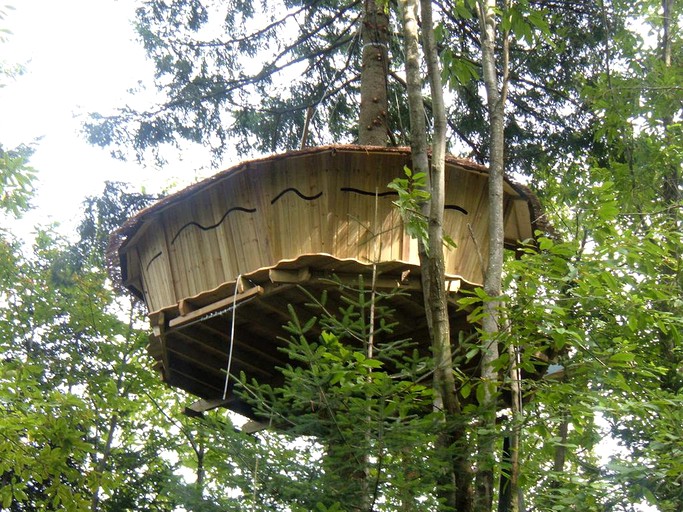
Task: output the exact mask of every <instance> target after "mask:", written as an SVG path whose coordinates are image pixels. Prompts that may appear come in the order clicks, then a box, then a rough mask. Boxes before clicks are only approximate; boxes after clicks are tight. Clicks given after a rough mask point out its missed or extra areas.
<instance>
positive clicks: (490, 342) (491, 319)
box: [475, 0, 514, 512]
mask: <svg viewBox="0 0 683 512" xmlns="http://www.w3.org/2000/svg"><path fill="white" fill-rule="evenodd" d="M495 7H496V4H495V0H479V1H478V2H477V15H478V19H479V27H480V34H481V35H480V38H481V51H482V68H483V75H484V85H485V88H486V100H487V105H488V111H489V130H490V132H489V133H490V140H491V146H490V148H491V149H490V155H489V191H488V199H489V231H488V237H489V252H488V257H487V265H486V273H485V277H484V291H485V292H486V294H487V295H488V297H489V298H490V299H489V300H487V301H486V302H485V304H484V318H483V320H482V329H483V339H482V347H481V348H482V350H481V354H482V359H481V384H480V385H482V386H484V393H483V401H482V403H481V404H480V405H481V410H482V414H481V427H482V431H483V432H486V434H483V435H481V436H480V444H479V454H478V471H477V477H476V493H475V510H476V511H477V512H485V511H486V512H488V511H490V510H491V507H492V504H493V492H494V489H493V488H494V467H495V451H496V440H497V436H496V433H495V431H496V402H497V398H498V383H497V382H498V375H497V372H496V371H495V369H494V366H493V363H494V361H496V359H498V356H499V354H498V333H499V332H500V322H499V317H500V308H501V302H500V300H498V297H500V296H501V294H502V290H501V288H502V272H503V240H504V238H503V237H504V218H503V172H504V114H505V96H506V91H505V89H506V86H505V83H506V77H505V76H504V77H503V89H502V91H501V90H499V89H498V71H497V69H496V54H495V47H496V45H495V43H496V28H497V27H496V18H495ZM505 64H506V63H503V66H502V67H503V69H504V70H505ZM505 74H506V72H505V71H504V75H505ZM513 501H514V500H513Z"/></svg>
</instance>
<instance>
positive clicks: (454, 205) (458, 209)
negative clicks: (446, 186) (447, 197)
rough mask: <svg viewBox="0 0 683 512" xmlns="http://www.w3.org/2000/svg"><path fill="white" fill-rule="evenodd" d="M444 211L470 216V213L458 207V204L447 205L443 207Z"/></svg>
mask: <svg viewBox="0 0 683 512" xmlns="http://www.w3.org/2000/svg"><path fill="white" fill-rule="evenodd" d="M443 209H444V210H456V211H458V212H460V213H463V214H465V215H469V212H468V211H467V210H465V209H464V208H463V207H462V206H458V205H457V204H447V205H446V206H444V207H443Z"/></svg>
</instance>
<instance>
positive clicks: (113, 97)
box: [0, 0, 209, 235]
mask: <svg viewBox="0 0 683 512" xmlns="http://www.w3.org/2000/svg"><path fill="white" fill-rule="evenodd" d="M7 4H9V5H11V6H12V7H13V8H14V10H10V11H8V12H7V16H6V19H5V20H4V21H1V22H0V24H1V25H2V26H0V28H6V29H8V30H10V31H11V34H10V35H8V36H7V41H6V42H4V43H0V62H2V63H3V64H4V65H5V66H12V65H15V64H19V65H22V66H23V67H24V68H25V73H24V74H23V75H21V76H18V77H16V78H14V79H9V80H5V87H3V88H0V144H2V146H3V148H4V149H11V148H13V147H16V146H17V145H19V144H21V143H24V144H31V143H32V144H33V145H34V147H35V153H34V155H33V157H32V158H31V160H30V164H31V165H32V167H34V168H35V169H36V170H37V171H38V179H39V182H38V184H37V185H38V186H37V196H36V197H35V199H34V200H33V205H34V206H35V209H34V210H33V211H32V212H30V213H29V214H28V215H25V218H24V219H23V220H22V221H21V224H22V225H23V229H24V230H30V229H31V226H33V225H35V224H42V225H46V224H48V223H52V222H58V223H60V224H61V229H60V231H61V232H62V233H63V234H65V235H68V234H69V232H73V228H74V226H75V223H76V220H77V219H78V217H79V212H80V206H81V203H82V201H83V199H84V198H85V197H87V196H91V195H96V194H98V193H100V192H101V191H102V190H103V186H104V181H105V180H117V181H125V182H129V183H132V184H133V186H134V187H136V188H141V187H145V189H146V190H147V191H150V192H157V191H160V190H162V189H164V188H165V187H167V186H168V185H169V183H177V184H180V185H185V184H187V183H190V182H192V181H195V180H196V179H197V177H199V176H201V175H206V174H207V171H206V170H205V169H206V167H208V162H209V155H208V154H207V155H206V158H202V156H201V155H200V156H199V157H197V155H196V154H195V155H193V156H192V157H191V158H190V157H189V156H187V155H186V158H185V159H184V160H182V161H181V160H179V159H178V158H177V157H176V160H175V161H174V160H170V161H169V164H168V165H167V166H165V167H164V168H163V169H159V168H154V166H153V165H151V164H149V165H147V166H143V165H141V164H138V163H137V162H135V161H131V162H121V161H118V160H115V159H113V158H112V157H111V156H110V154H109V151H108V150H106V149H102V148H97V147H93V146H91V145H89V144H88V143H87V142H86V141H85V138H84V136H83V135H82V134H81V127H82V125H83V123H84V122H85V121H86V120H87V115H88V113H91V112H98V113H101V114H107V113H111V112H112V111H113V109H114V108H116V107H120V106H123V105H124V104H126V103H127V102H130V101H131V99H132V98H131V96H130V95H129V93H128V90H129V89H131V88H134V87H138V85H139V81H143V82H144V83H147V84H151V82H152V78H153V77H152V74H153V69H152V66H151V63H150V62H148V61H147V60H146V57H145V53H144V49H143V48H142V45H141V44H140V43H139V42H137V41H136V39H135V38H136V34H135V31H134V26H133V21H132V20H133V17H134V14H135V6H136V4H137V2H136V0H62V1H59V2H57V1H54V0H0V5H7ZM148 94H149V97H150V99H151V98H152V97H153V93H152V92H149V93H148ZM188 160H190V161H188Z"/></svg>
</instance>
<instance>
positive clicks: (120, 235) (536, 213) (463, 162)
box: [106, 144, 551, 275]
mask: <svg viewBox="0 0 683 512" xmlns="http://www.w3.org/2000/svg"><path fill="white" fill-rule="evenodd" d="M328 151H329V152H336V151H363V152H367V153H398V154H404V155H406V156H408V155H410V153H411V149H410V148H409V147H405V146H401V147H383V146H361V145H358V144H331V145H326V146H313V147H308V148H304V149H300V150H290V151H287V152H285V153H275V154H272V155H268V156H264V157H259V158H254V159H251V160H245V161H242V162H240V163H238V164H237V165H234V166H232V167H229V168H228V169H225V170H224V171H221V172H219V173H217V174H214V175H213V176H210V177H208V178H205V179H203V180H201V181H198V182H197V183H194V184H192V185H189V186H187V187H186V188H184V189H182V190H179V191H178V192H174V193H173V194H169V195H168V196H166V197H164V198H162V199H160V200H159V201H157V202H156V203H154V204H153V205H151V206H148V207H147V208H144V209H143V210H140V211H139V212H138V213H137V214H136V215H134V216H133V217H131V218H130V219H128V220H127V221H126V222H125V223H124V224H123V225H122V226H121V227H120V228H119V229H117V230H116V231H114V232H113V233H112V234H111V235H110V237H109V244H108V247H107V254H106V259H107V262H108V264H109V267H110V270H111V271H113V272H112V274H113V275H118V274H119V271H120V261H119V256H120V255H119V250H120V249H121V246H122V245H123V244H125V242H126V241H127V240H128V239H129V238H130V236H131V235H133V234H135V232H136V231H137V230H138V229H139V228H140V226H141V225H142V223H143V222H144V219H145V218H146V217H147V216H149V215H152V214H154V213H156V212H157V211H160V210H163V209H165V208H167V207H168V206H170V205H172V204H174V203H176V202H178V201H182V200H183V199H185V198H186V197H188V196H190V195H192V194H194V193H195V192H198V191H200V190H203V189H204V188H207V187H210V186H211V185H213V184H214V183H215V182H217V181H220V180H221V179H223V178H225V177H226V176H228V175H230V174H232V173H235V172H237V171H239V170H241V169H243V168H245V167H247V166H250V165H255V164H262V163H265V162H268V161H276V160H281V159H284V158H289V157H292V156H304V155H309V154H317V153H325V152H328ZM446 163H449V164H453V165H457V166H459V167H462V168H463V169H465V170H468V171H474V172H481V173H486V174H488V167H486V166H484V165H481V164H478V163H476V162H473V161H472V160H468V159H466V158H460V157H456V156H453V155H450V154H447V155H446ZM505 181H506V182H507V183H508V184H509V185H510V186H511V187H512V188H513V189H514V190H515V191H516V192H517V193H518V194H519V195H520V196H521V197H523V198H524V199H525V200H526V201H527V204H528V205H529V212H530V216H531V223H532V227H533V230H534V232H535V231H537V230H541V231H549V230H550V229H551V227H550V225H549V224H548V222H547V220H546V218H545V214H544V213H543V210H542V207H541V203H540V201H539V200H538V197H536V194H534V193H533V191H532V190H531V189H530V188H529V187H527V186H526V185H522V184H520V183H517V182H515V181H514V180H512V179H511V178H509V177H508V176H506V177H505Z"/></svg>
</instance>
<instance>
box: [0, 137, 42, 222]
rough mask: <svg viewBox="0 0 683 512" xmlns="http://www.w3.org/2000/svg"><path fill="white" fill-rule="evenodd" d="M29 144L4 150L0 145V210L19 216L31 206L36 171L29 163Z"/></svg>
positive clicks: (30, 151)
mask: <svg viewBox="0 0 683 512" xmlns="http://www.w3.org/2000/svg"><path fill="white" fill-rule="evenodd" d="M31 153H33V151H32V150H31V148H30V147H28V146H23V145H22V146H19V147H18V148H15V149H12V150H4V149H3V148H2V145H0V211H2V212H5V213H9V214H11V215H13V216H14V217H19V216H20V215H21V212H22V211H25V210H26V209H27V208H28V207H29V199H30V197H31V195H32V192H33V181H34V179H35V171H34V170H33V168H31V166H29V165H28V159H29V157H30V156H31Z"/></svg>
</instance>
